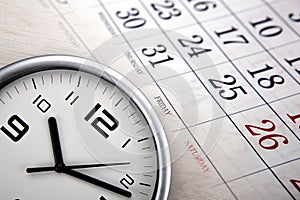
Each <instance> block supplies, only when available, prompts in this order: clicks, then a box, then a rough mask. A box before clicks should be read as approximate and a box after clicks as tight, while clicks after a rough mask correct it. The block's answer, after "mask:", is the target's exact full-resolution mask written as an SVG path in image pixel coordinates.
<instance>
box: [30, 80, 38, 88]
mask: <svg viewBox="0 0 300 200" xmlns="http://www.w3.org/2000/svg"><path fill="white" fill-rule="evenodd" d="M31 80H32V84H33V87H34V89H37V87H36V84H35V80H34V78H32V79H31Z"/></svg>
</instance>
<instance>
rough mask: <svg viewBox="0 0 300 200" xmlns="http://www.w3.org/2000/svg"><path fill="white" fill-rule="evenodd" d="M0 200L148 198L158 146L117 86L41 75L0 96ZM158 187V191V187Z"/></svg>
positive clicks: (52, 72) (153, 190)
mask: <svg viewBox="0 0 300 200" xmlns="http://www.w3.org/2000/svg"><path fill="white" fill-rule="evenodd" d="M0 112H1V116H0V146H1V151H0V158H1V168H0V178H1V181H0V196H1V199H11V200H15V199H19V200H25V199H30V200H34V199H51V200H52V199H87V200H88V199H91V200H99V199H100V200H105V199H113V200H115V199H137V200H142V199H155V198H157V191H158V185H159V184H158V183H159V177H160V176H159V174H160V173H161V172H160V170H159V168H160V167H159V160H160V158H159V155H158V151H157V141H156V140H155V137H154V134H153V131H152V130H151V127H150V126H149V123H148V120H146V118H145V117H144V114H143V113H142V112H141V110H140V109H139V108H138V107H137V106H136V104H135V102H134V101H133V100H132V99H131V98H129V97H128V95H126V94H125V93H124V92H123V91H122V90H120V89H119V87H117V86H115V85H113V84H111V83H110V82H109V81H107V80H105V79H103V78H100V77H98V76H95V75H93V74H91V73H87V72H80V71H75V70H71V69H59V68H55V69H46V70H42V71H37V72H33V73H29V74H27V75H24V76H22V77H20V78H17V79H16V80H13V81H11V82H9V83H8V84H5V86H4V87H2V88H1V90H0ZM162 187H163V186H162Z"/></svg>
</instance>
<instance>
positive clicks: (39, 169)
mask: <svg viewBox="0 0 300 200" xmlns="http://www.w3.org/2000/svg"><path fill="white" fill-rule="evenodd" d="M129 164H130V162H120V163H105V164H104V163H102V164H88V165H66V166H65V168H69V169H85V168H94V167H109V166H118V165H129ZM47 171H55V167H29V168H27V169H26V172H27V173H36V172H47Z"/></svg>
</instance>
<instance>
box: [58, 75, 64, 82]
mask: <svg viewBox="0 0 300 200" xmlns="http://www.w3.org/2000/svg"><path fill="white" fill-rule="evenodd" d="M62 79H63V78H62V74H60V75H59V81H60V83H62Z"/></svg>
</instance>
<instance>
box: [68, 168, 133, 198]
mask: <svg viewBox="0 0 300 200" xmlns="http://www.w3.org/2000/svg"><path fill="white" fill-rule="evenodd" d="M62 173H65V174H67V175H70V176H73V177H75V178H78V179H81V180H83V181H86V182H89V183H91V184H94V185H97V186H99V187H102V188H105V189H107V190H110V191H112V192H115V193H117V194H120V195H123V196H125V197H128V198H129V197H131V196H132V194H131V192H129V191H127V190H123V189H122V188H119V187H117V186H114V185H111V184H109V183H106V182H104V181H101V180H98V179H96V178H93V177H91V176H88V175H85V174H82V173H80V172H77V171H74V170H72V169H70V168H67V167H62Z"/></svg>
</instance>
